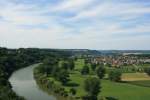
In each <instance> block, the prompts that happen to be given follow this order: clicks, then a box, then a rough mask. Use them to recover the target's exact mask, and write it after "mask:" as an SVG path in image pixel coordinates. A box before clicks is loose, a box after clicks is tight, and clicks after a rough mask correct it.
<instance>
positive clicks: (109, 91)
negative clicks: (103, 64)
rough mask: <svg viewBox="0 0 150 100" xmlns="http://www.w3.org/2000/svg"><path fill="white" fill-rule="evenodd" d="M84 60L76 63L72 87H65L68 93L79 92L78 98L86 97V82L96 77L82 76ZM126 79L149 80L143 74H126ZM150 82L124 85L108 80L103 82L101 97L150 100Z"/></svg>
mask: <svg viewBox="0 0 150 100" xmlns="http://www.w3.org/2000/svg"><path fill="white" fill-rule="evenodd" d="M84 64H85V63H84V59H78V60H77V61H75V66H76V67H75V71H72V72H71V74H70V82H69V84H71V86H64V87H65V89H66V90H67V91H69V90H70V88H72V87H74V88H76V90H77V94H76V96H77V97H80V96H84V95H85V94H86V92H85V91H84V89H83V87H84V86H83V85H84V80H85V79H86V78H87V77H88V76H92V77H96V75H85V76H84V75H81V73H80V70H81V69H82V67H83V66H84ZM123 76H124V77H126V78H127V77H129V78H138V77H139V76H140V77H139V78H148V77H147V76H145V74H143V73H141V74H140V73H125V74H123ZM149 84H150V81H149V80H145V81H142V80H141V81H131V80H130V81H129V82H128V81H127V82H122V83H117V82H112V81H109V80H107V79H103V80H101V86H102V90H101V93H100V94H99V97H100V96H102V97H114V98H116V99H118V100H150V87H149V86H150V85H149ZM146 86H147V87H146Z"/></svg>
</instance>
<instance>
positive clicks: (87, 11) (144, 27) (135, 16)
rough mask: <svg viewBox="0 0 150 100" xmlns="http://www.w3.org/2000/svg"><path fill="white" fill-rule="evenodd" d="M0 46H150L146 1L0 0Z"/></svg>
mask: <svg viewBox="0 0 150 100" xmlns="http://www.w3.org/2000/svg"><path fill="white" fill-rule="evenodd" d="M0 46H1V47H8V48H22V47H24V48H28V47H30V48H31V47H37V48H61V49H96V50H112V49H113V50H150V0H0Z"/></svg>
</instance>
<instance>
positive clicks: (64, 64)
mask: <svg viewBox="0 0 150 100" xmlns="http://www.w3.org/2000/svg"><path fill="white" fill-rule="evenodd" d="M61 68H62V69H65V70H68V69H69V64H68V62H66V61H63V62H62V63H61Z"/></svg>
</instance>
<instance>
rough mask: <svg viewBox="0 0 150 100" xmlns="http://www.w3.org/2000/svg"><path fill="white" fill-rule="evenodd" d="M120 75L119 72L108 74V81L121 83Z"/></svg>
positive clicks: (114, 71)
mask: <svg viewBox="0 0 150 100" xmlns="http://www.w3.org/2000/svg"><path fill="white" fill-rule="evenodd" d="M121 75H122V73H121V72H120V71H119V70H113V71H110V73H109V79H110V80H111V81H115V82H119V81H121Z"/></svg>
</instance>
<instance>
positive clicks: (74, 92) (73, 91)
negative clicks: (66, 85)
mask: <svg viewBox="0 0 150 100" xmlns="http://www.w3.org/2000/svg"><path fill="white" fill-rule="evenodd" d="M69 92H70V93H71V94H72V95H76V92H77V91H76V89H75V88H71V89H70V91H69Z"/></svg>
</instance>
